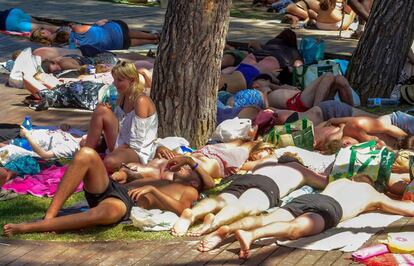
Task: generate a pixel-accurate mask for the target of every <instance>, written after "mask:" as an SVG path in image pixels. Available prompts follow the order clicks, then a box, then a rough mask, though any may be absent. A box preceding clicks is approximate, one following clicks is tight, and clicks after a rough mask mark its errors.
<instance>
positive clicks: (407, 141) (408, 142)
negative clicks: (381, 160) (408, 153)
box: [397, 136, 414, 150]
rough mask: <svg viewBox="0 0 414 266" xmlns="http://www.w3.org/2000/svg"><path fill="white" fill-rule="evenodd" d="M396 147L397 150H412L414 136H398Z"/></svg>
mask: <svg viewBox="0 0 414 266" xmlns="http://www.w3.org/2000/svg"><path fill="white" fill-rule="evenodd" d="M397 148H398V149H399V150H401V149H404V150H414V136H406V137H402V138H398V140H397Z"/></svg>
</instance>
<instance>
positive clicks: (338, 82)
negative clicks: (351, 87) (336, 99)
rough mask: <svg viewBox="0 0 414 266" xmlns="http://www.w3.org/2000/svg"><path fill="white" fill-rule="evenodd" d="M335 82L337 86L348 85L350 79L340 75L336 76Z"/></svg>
mask: <svg viewBox="0 0 414 266" xmlns="http://www.w3.org/2000/svg"><path fill="white" fill-rule="evenodd" d="M335 84H336V85H337V86H340V87H344V86H347V85H348V80H347V79H346V78H345V77H344V76H342V75H338V76H336V77H335Z"/></svg>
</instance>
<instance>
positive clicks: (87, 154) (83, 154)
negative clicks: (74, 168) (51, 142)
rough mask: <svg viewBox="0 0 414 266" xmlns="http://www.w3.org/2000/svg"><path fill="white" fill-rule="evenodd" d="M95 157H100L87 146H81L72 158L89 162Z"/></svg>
mask: <svg viewBox="0 0 414 266" xmlns="http://www.w3.org/2000/svg"><path fill="white" fill-rule="evenodd" d="M96 159H100V157H99V155H98V153H97V152H96V151H95V150H94V149H92V148H89V147H82V148H81V149H80V150H79V151H78V152H77V153H76V154H75V157H74V158H73V161H74V162H81V163H83V164H85V163H86V164H88V163H89V164H90V163H92V162H93V161H95V160H96Z"/></svg>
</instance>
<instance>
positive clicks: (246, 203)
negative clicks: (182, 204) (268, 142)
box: [172, 157, 334, 236]
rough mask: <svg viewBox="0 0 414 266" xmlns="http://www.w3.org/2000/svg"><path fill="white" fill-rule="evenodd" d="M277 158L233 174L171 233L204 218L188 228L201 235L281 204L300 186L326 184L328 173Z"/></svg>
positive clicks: (183, 231)
mask: <svg viewBox="0 0 414 266" xmlns="http://www.w3.org/2000/svg"><path fill="white" fill-rule="evenodd" d="M332 159H334V158H331V160H332ZM278 161H282V159H281V158H280V157H279V160H275V159H269V160H265V161H264V162H262V163H261V164H258V165H256V167H255V168H254V169H253V171H252V174H247V175H234V176H230V180H232V182H231V183H230V185H229V186H228V187H226V188H225V189H224V190H223V191H222V192H221V193H220V194H219V195H218V196H217V197H215V198H207V199H204V200H202V201H200V202H199V203H198V204H197V205H196V206H194V207H193V208H191V209H186V210H184V211H183V213H182V214H181V217H180V219H179V220H178V221H177V222H176V223H175V225H174V227H173V229H172V234H173V235H177V236H183V235H185V234H186V233H187V230H188V228H189V227H190V226H191V225H192V224H193V223H194V222H196V221H197V220H200V219H204V221H203V223H202V225H201V226H199V227H196V228H194V229H193V230H191V231H190V232H189V235H192V236H200V235H202V234H205V233H208V232H211V231H213V230H216V229H217V228H218V227H220V226H222V225H225V224H228V223H229V222H232V221H234V220H235V219H240V218H241V217H244V216H248V215H255V214H258V213H261V212H263V211H264V210H267V209H269V208H273V207H276V206H279V204H280V198H282V197H284V196H286V195H287V194H288V193H289V192H290V191H292V190H294V189H296V188H298V187H300V186H303V185H305V184H308V185H311V186H313V187H315V188H318V189H322V188H324V187H325V186H326V184H327V180H328V179H327V174H324V173H317V172H314V171H312V170H310V169H308V168H306V167H304V166H303V165H301V164H299V163H297V162H292V163H286V164H279V163H278ZM323 171H325V169H324V170H323Z"/></svg>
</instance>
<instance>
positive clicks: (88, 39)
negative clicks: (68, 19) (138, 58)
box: [30, 19, 159, 50]
mask: <svg viewBox="0 0 414 266" xmlns="http://www.w3.org/2000/svg"><path fill="white" fill-rule="evenodd" d="M69 26H70V29H71V32H70V35H69V36H68V37H69V38H68V42H69V46H70V48H72V49H74V48H78V47H80V46H84V45H90V46H93V47H95V48H97V49H102V50H123V49H128V48H129V47H130V46H138V45H144V44H157V43H158V41H159V34H152V33H147V32H143V31H139V30H134V29H130V28H129V27H128V25H127V24H126V23H125V22H123V21H122V20H112V21H109V20H107V19H101V20H99V21H97V22H95V24H93V25H79V24H70V25H69ZM55 38H56V36H55V34H54V33H53V32H50V31H48V30H47V29H37V30H35V31H33V32H32V34H31V36H30V39H31V40H32V41H37V42H42V43H45V42H50V43H53V42H54V39H55Z"/></svg>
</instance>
